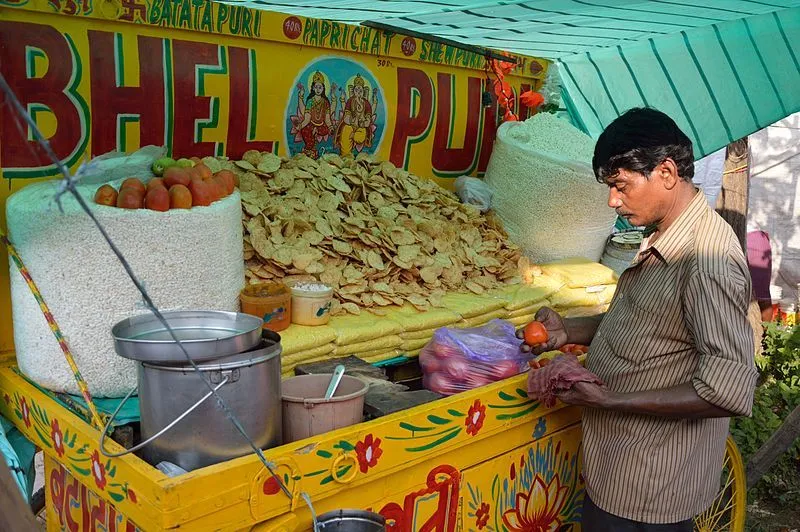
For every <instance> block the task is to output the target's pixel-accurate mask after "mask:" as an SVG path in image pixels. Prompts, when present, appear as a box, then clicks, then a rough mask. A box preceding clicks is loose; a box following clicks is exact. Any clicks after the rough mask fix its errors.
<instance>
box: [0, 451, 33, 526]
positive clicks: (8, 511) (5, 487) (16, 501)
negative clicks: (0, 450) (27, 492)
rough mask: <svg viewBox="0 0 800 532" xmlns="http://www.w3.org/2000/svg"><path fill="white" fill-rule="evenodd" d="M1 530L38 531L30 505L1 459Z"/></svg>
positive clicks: (0, 458)
mask: <svg viewBox="0 0 800 532" xmlns="http://www.w3.org/2000/svg"><path fill="white" fill-rule="evenodd" d="M0 530H8V531H9V532H11V531H13V532H18V531H19V532H29V531H30V532H35V531H36V530H38V527H37V526H36V519H35V518H34V517H33V513H32V512H31V510H30V508H29V507H28V504H27V503H26V502H25V499H23V498H22V494H21V493H20V492H19V486H17V483H16V482H15V481H14V478H13V477H12V476H11V471H10V470H9V469H8V465H7V464H6V461H5V460H4V459H3V458H2V457H0Z"/></svg>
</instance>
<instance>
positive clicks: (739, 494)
mask: <svg viewBox="0 0 800 532" xmlns="http://www.w3.org/2000/svg"><path fill="white" fill-rule="evenodd" d="M746 511H747V486H746V479H745V471H744V462H742V455H741V454H739V449H738V448H737V447H736V443H735V442H734V441H733V438H732V437H730V436H728V440H727V441H726V442H725V460H724V461H723V463H722V481H721V483H720V490H719V493H718V494H717V498H716V499H714V502H713V503H711V506H710V507H709V508H708V510H706V511H705V512H703V513H702V514H700V515H698V516H697V517H695V520H694V529H695V530H697V531H698V532H717V531H721V530H727V531H730V532H742V531H743V530H744V521H745V513H746Z"/></svg>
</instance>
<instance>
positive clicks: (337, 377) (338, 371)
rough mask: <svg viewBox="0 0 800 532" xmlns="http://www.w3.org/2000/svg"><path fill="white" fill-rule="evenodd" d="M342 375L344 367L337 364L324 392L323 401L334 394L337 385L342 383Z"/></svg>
mask: <svg viewBox="0 0 800 532" xmlns="http://www.w3.org/2000/svg"><path fill="white" fill-rule="evenodd" d="M342 375H344V366H342V365H341V364H339V365H338V366H336V368H335V369H334V370H333V375H332V376H331V382H330V384H328V391H327V392H325V399H330V398H331V397H333V394H335V393H336V388H338V387H339V383H340V382H341V381H342Z"/></svg>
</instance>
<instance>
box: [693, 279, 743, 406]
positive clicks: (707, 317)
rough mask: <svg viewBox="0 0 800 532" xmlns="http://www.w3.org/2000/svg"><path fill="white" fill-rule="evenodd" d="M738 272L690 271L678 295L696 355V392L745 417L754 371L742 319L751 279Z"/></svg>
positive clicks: (709, 400)
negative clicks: (689, 275) (722, 273)
mask: <svg viewBox="0 0 800 532" xmlns="http://www.w3.org/2000/svg"><path fill="white" fill-rule="evenodd" d="M736 273H737V274H739V273H740V272H739V271H737V272H736ZM741 274H742V276H741V277H740V276H739V275H731V276H722V275H719V274H711V273H706V272H702V271H695V272H694V273H693V274H692V275H691V277H690V279H689V283H688V285H687V286H686V290H685V292H684V296H683V297H684V308H685V312H686V314H685V316H686V318H685V319H686V320H687V324H688V327H689V330H690V331H691V333H692V336H693V337H694V340H695V343H696V346H697V351H698V355H699V360H698V363H697V370H696V371H695V374H694V376H693V378H692V385H693V386H694V389H695V390H696V391H697V395H699V396H700V397H702V398H703V399H705V400H706V401H708V402H709V403H711V404H713V405H715V406H717V407H719V408H722V409H724V410H727V411H729V412H731V413H732V414H733V415H740V416H749V415H750V413H751V411H752V407H753V393H754V391H755V386H756V380H757V378H758V372H757V371H756V368H755V361H754V357H755V349H754V345H753V328H752V326H751V325H750V322H749V321H748V319H747V307H748V304H749V301H750V294H749V284H750V283H749V282H748V278H747V274H746V273H745V272H741Z"/></svg>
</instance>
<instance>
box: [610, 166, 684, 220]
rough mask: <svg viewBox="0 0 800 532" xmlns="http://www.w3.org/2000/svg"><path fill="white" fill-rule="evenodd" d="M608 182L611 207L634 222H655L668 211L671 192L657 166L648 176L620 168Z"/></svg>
mask: <svg viewBox="0 0 800 532" xmlns="http://www.w3.org/2000/svg"><path fill="white" fill-rule="evenodd" d="M606 184H607V185H608V189H609V190H608V206H609V207H611V208H612V209H614V210H615V211H617V214H618V215H619V216H621V217H622V218H625V219H626V220H628V222H630V223H631V224H632V225H634V226H648V225H651V224H655V223H658V222H659V221H661V219H662V218H663V217H664V215H665V214H666V210H667V209H666V207H667V206H668V205H669V201H670V192H671V191H670V189H669V188H668V187H667V186H666V183H665V182H664V180H663V179H662V178H661V177H660V175H659V171H658V168H656V170H655V171H653V172H652V174H651V175H650V176H649V177H645V176H644V175H642V174H639V173H636V172H631V171H629V170H624V169H620V171H619V173H618V174H617V175H615V176H613V177H611V178H609V179H608V180H607V181H606Z"/></svg>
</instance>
